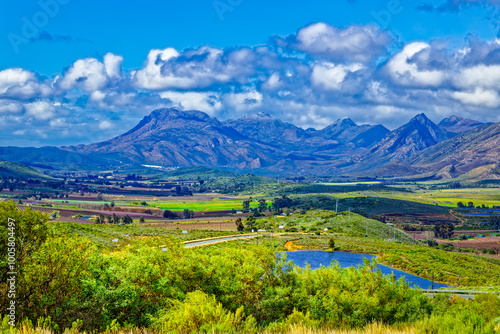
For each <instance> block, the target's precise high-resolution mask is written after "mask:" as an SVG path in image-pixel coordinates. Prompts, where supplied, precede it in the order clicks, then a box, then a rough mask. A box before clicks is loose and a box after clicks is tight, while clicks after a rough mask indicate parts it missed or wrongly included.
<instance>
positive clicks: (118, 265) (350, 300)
mask: <svg viewBox="0 0 500 334" xmlns="http://www.w3.org/2000/svg"><path fill="white" fill-rule="evenodd" d="M2 205H3V206H2V211H1V212H2V213H3V214H4V215H5V216H16V217H17V219H19V221H22V220H23V219H24V220H25V221H26V220H29V221H32V222H33V223H34V224H31V225H29V226H33V225H34V226H40V233H39V235H41V236H44V238H45V237H46V238H47V239H44V238H42V239H37V240H40V243H37V247H36V248H33V250H32V251H31V252H30V253H28V255H27V256H26V257H25V258H24V260H23V270H22V272H20V273H19V275H18V283H17V286H18V289H19V291H18V296H19V297H18V299H17V300H18V308H17V312H18V313H17V318H18V323H20V321H21V320H24V321H25V322H26V321H28V320H29V321H31V323H33V324H38V325H37V326H38V327H39V328H46V329H52V330H54V331H56V332H61V331H62V330H63V329H64V328H73V329H74V331H73V332H76V331H77V330H79V331H83V330H86V331H97V332H104V331H106V332H108V333H111V332H116V331H117V330H118V329H119V328H149V329H150V330H152V331H157V332H179V333H191V332H216V333H256V332H257V331H262V330H267V331H269V332H274V333H279V332H286V331H288V330H289V329H290V328H291V327H290V326H292V325H294V324H301V325H305V326H309V327H312V328H317V329H319V328H360V327H364V326H366V325H369V324H371V323H373V322H377V323H383V324H386V325H394V326H398V325H405V324H406V325H411V326H416V328H420V327H422V328H424V326H425V328H428V329H429V331H427V332H428V333H434V332H435V333H441V332H442V331H439V330H435V329H436V328H438V329H439V328H440V326H441V324H442V323H448V322H449V321H448V320H447V319H448V318H449V314H448V313H450V314H453V315H454V316H456V317H457V319H458V323H459V324H462V326H463V327H464V328H467V326H469V327H471V326H474V328H475V330H476V332H477V333H488V331H489V332H491V331H492V330H493V327H494V323H493V322H494V321H495V320H494V319H495V318H496V317H499V316H500V308H499V307H498V299H497V297H496V296H495V297H491V296H488V295H485V296H481V297H480V298H478V299H477V300H476V301H459V302H456V301H454V300H452V301H450V302H447V301H446V300H436V301H432V300H430V299H428V298H427V297H426V296H425V295H423V294H422V293H421V292H420V291H418V290H415V289H412V288H410V287H409V286H408V285H407V283H406V282H404V281H402V280H398V281H396V280H395V279H394V277H392V276H384V275H382V274H381V273H380V272H379V271H377V270H376V269H375V267H374V264H373V263H369V262H365V264H364V266H362V267H360V268H352V267H351V268H346V269H342V268H340V267H339V266H337V265H332V266H330V267H328V268H320V269H318V270H314V271H313V270H311V269H309V268H306V269H299V268H297V267H295V266H293V265H292V264H291V263H289V262H287V261H286V256H285V255H284V253H281V254H277V250H279V249H280V244H281V242H280V240H278V239H272V240H274V241H272V242H267V243H266V242H260V244H256V243H255V242H249V241H234V242H232V243H227V244H217V245H213V246H208V247H202V248H184V247H183V245H182V244H181V243H180V242H179V240H175V239H173V238H165V239H162V242H164V244H163V246H162V247H161V248H160V247H152V243H151V241H150V239H149V238H147V239H144V240H136V242H135V243H134V244H132V245H131V246H130V247H127V248H126V249H124V250H122V251H116V250H117V249H112V250H107V249H106V248H103V247H102V246H99V245H98V244H96V243H94V242H92V241H91V240H89V237H91V235H92V233H94V234H96V233H111V231H120V233H122V236H121V237H122V238H125V237H126V234H127V229H129V233H128V234H129V237H130V235H132V234H134V233H138V232H139V231H138V230H134V228H135V227H134V226H114V225H110V226H107V225H85V226H87V227H86V228H85V229H80V228H78V227H77V226H76V225H78V224H55V225H52V226H50V227H49V228H48V229H47V227H46V225H45V219H46V217H44V216H40V217H37V216H33V213H32V212H30V211H25V212H22V213H21V212H20V211H18V210H16V208H15V206H13V205H12V203H6V204H3V203H2ZM318 214H319V215H320V216H321V214H323V213H321V212H318ZM324 214H326V213H324ZM306 218H310V219H312V218H313V217H312V216H311V217H306ZM321 219H324V217H322V218H321ZM81 225H83V224H81ZM20 228H21V227H20ZM69 231H73V232H77V233H68V232H69ZM134 231H135V232H134ZM149 231H150V232H151V233H154V232H155V230H154V228H151V230H149ZM156 232H157V231H156ZM176 236H177V235H176ZM327 236H328V235H327ZM177 237H180V236H177ZM131 240H132V239H131ZM134 240H135V239H134ZM374 240H376V239H374ZM325 242H328V239H326V238H325ZM377 242H381V241H380V240H377ZM335 243H336V245H337V244H340V247H344V246H345V242H344V241H343V240H342V238H337V237H336V238H335ZM405 245H406V246H408V247H410V245H409V244H405ZM5 289H6V283H5V282H4V281H2V282H0V290H2V291H5ZM6 298H7V297H6V295H5V294H1V295H0V303H1V304H2V305H5V303H6V302H7V300H6ZM457 326H458V325H457ZM2 329H4V330H6V329H8V325H7V324H6V322H5V321H4V323H3V324H2ZM471 332H472V331H471Z"/></svg>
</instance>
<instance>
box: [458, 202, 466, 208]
mask: <svg viewBox="0 0 500 334" xmlns="http://www.w3.org/2000/svg"><path fill="white" fill-rule="evenodd" d="M457 208H465V204H464V203H462V202H458V203H457Z"/></svg>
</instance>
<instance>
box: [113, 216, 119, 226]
mask: <svg viewBox="0 0 500 334" xmlns="http://www.w3.org/2000/svg"><path fill="white" fill-rule="evenodd" d="M113 224H120V218H119V217H118V216H117V215H115V214H114V213H113Z"/></svg>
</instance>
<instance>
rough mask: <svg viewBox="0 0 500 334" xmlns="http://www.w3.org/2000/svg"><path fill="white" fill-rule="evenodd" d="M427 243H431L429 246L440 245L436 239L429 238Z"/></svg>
mask: <svg viewBox="0 0 500 334" xmlns="http://www.w3.org/2000/svg"><path fill="white" fill-rule="evenodd" d="M427 245H429V247H436V246H437V245H438V243H437V241H436V240H434V239H429V240H427Z"/></svg>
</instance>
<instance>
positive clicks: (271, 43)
mask: <svg viewBox="0 0 500 334" xmlns="http://www.w3.org/2000/svg"><path fill="white" fill-rule="evenodd" d="M499 7H500V1H498V0H490V1H475V0H468V1H467V0H462V1H460V0H443V1H424V0H413V1H409V0H406V1H405V0H400V1H398V0H387V1H386V0H382V1H370V0H339V1H327V0H323V1H319V0H310V1H307V2H305V1H299V0H288V1H263V0H252V1H250V0H211V1H194V0H184V1H173V0H172V1H160V0H155V1H147V2H139V1H131V0H128V1H127V0H124V1H120V2H111V1H108V2H97V1H94V0H89V1H85V2H81V1H75V0H40V1H26V0H20V1H16V2H2V3H0V13H1V14H0V15H1V20H0V48H1V50H2V52H1V54H0V145H1V146H7V145H19V146H43V145H71V144H78V143H90V142H96V141H101V140H105V139H108V138H111V137H113V136H114V135H117V134H120V133H123V132H125V131H127V130H128V129H130V128H132V127H133V126H134V125H135V124H136V123H137V122H138V121H139V120H140V119H141V118H142V117H143V116H145V115H147V114H149V112H150V111H151V110H153V109H156V108H159V107H171V106H177V107H180V108H183V109H197V110H201V111H204V112H206V113H208V114H210V115H212V116H215V117H217V118H219V119H222V120H223V119H229V118H233V119H234V118H238V117H241V116H244V115H248V114H253V113H257V112H266V113H268V114H271V115H273V116H275V117H278V118H280V119H281V120H283V121H286V122H290V123H293V124H295V125H298V126H301V127H303V128H308V127H315V128H317V129H320V128H323V127H325V126H327V125H329V124H331V123H333V122H334V121H335V120H336V119H338V118H342V117H350V118H351V119H353V120H354V121H355V122H357V123H358V124H361V123H369V124H383V125H385V126H386V127H388V128H390V129H393V128H395V127H397V126H400V125H402V124H403V123H406V122H407V121H408V120H409V119H411V118H412V117H413V116H415V115H416V114H418V113H421V112H424V113H425V114H426V115H427V116H428V117H429V118H430V119H432V120H433V121H435V122H438V121H439V120H441V119H442V118H444V117H447V116H450V115H452V114H456V115H459V116H462V117H467V118H473V119H477V120H480V121H494V122H495V121H496V122H497V121H500V114H499V112H498V110H499V109H498V108H499V106H500V95H499V94H500V92H499V90H500V40H499V39H497V35H498V32H499V23H500V19H499V18H500V16H499V13H500V12H499V9H500V8H499Z"/></svg>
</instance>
